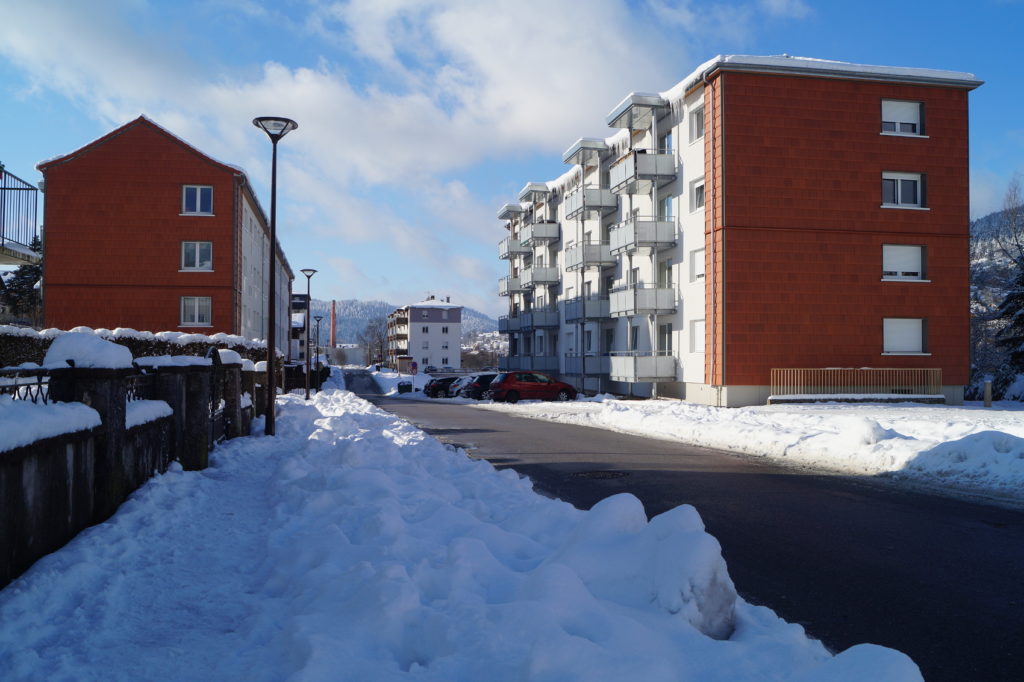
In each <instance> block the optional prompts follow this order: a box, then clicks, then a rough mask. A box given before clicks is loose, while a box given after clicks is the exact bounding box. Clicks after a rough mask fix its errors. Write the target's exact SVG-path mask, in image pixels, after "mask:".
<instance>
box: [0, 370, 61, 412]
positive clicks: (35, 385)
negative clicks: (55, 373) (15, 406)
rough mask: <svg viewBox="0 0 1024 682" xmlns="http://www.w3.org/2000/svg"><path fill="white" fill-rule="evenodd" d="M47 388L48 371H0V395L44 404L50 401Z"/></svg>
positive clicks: (48, 380) (48, 384)
mask: <svg viewBox="0 0 1024 682" xmlns="http://www.w3.org/2000/svg"><path fill="white" fill-rule="evenodd" d="M49 388H50V372H49V370H45V369H0V395H6V396H10V397H11V398H13V399H14V400H27V401H29V402H33V403H44V404H45V403H48V402H49V400H50V392H49Z"/></svg>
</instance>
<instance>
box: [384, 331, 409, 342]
mask: <svg viewBox="0 0 1024 682" xmlns="http://www.w3.org/2000/svg"><path fill="white" fill-rule="evenodd" d="M408 340H409V335H408V334H406V333H399V334H388V341H408Z"/></svg>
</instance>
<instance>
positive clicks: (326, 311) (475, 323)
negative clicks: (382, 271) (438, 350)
mask: <svg viewBox="0 0 1024 682" xmlns="http://www.w3.org/2000/svg"><path fill="white" fill-rule="evenodd" d="M397 307H398V306H397V305H394V304H392V303H388V302H386V301H358V300H355V299H348V300H344V301H338V319H337V323H338V324H337V327H338V343H357V341H358V336H359V332H361V331H363V329H365V328H366V323H367V322H369V321H370V320H371V319H373V318H375V317H387V315H388V314H389V313H391V312H392V311H393V310H394V309H395V308H397ZM313 315H323V317H324V319H323V321H322V322H321V323H320V330H321V332H320V334H321V336H322V337H323V338H324V340H325V341H326V340H327V326H328V324H329V322H328V320H330V319H331V302H330V301H321V300H318V299H315V298H314V299H313ZM497 329H498V321H497V320H495V319H493V318H490V317H487V316H486V315H484V314H483V313H480V312H477V311H476V310H473V309H472V308H463V309H462V335H463V337H467V336H472V335H475V334H479V333H481V332H493V331H497Z"/></svg>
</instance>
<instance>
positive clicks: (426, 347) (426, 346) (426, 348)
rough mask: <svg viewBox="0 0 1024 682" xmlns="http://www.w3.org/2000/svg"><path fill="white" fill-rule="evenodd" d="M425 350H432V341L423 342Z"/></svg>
mask: <svg viewBox="0 0 1024 682" xmlns="http://www.w3.org/2000/svg"><path fill="white" fill-rule="evenodd" d="M423 350H430V341H424V342H423Z"/></svg>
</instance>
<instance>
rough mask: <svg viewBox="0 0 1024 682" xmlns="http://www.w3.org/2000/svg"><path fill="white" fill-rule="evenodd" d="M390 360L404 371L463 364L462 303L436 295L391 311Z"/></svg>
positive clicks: (455, 367) (388, 329)
mask: <svg viewBox="0 0 1024 682" xmlns="http://www.w3.org/2000/svg"><path fill="white" fill-rule="evenodd" d="M387 356H388V364H390V365H391V366H392V367H395V368H397V369H399V370H401V371H405V370H407V369H409V367H410V365H411V363H413V362H415V363H416V364H417V367H418V369H419V371H423V370H425V369H426V368H427V367H431V366H433V367H439V368H440V367H452V368H454V369H459V368H460V367H461V366H462V306H459V305H455V304H453V303H451V301H450V299H445V300H444V301H442V300H439V299H437V298H435V297H433V296H431V297H429V298H428V299H427V300H425V301H421V302H420V303H413V304H412V305H407V306H405V307H403V308H398V309H397V310H395V311H394V312H392V313H391V314H390V315H388V324H387Z"/></svg>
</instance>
